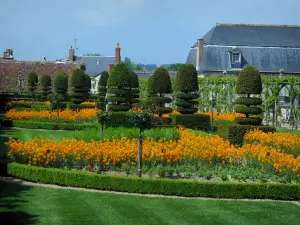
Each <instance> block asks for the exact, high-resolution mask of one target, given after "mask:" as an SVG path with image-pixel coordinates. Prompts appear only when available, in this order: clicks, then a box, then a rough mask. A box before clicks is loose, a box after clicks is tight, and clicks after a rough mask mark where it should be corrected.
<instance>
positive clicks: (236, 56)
mask: <svg viewBox="0 0 300 225" xmlns="http://www.w3.org/2000/svg"><path fill="white" fill-rule="evenodd" d="M239 62H241V54H240V53H237V52H233V53H232V63H239Z"/></svg>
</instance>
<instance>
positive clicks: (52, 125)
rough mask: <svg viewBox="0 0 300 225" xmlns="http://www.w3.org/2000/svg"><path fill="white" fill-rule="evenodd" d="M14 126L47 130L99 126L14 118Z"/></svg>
mask: <svg viewBox="0 0 300 225" xmlns="http://www.w3.org/2000/svg"><path fill="white" fill-rule="evenodd" d="M13 126H14V127H19V128H27V129H46V130H83V129H87V128H97V127H98V124H97V123H91V124H89V123H58V122H36V121H28V120H14V121H13Z"/></svg>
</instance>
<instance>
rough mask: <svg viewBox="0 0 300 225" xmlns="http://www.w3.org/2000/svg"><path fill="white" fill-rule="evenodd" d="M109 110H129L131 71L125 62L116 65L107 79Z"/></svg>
mask: <svg viewBox="0 0 300 225" xmlns="http://www.w3.org/2000/svg"><path fill="white" fill-rule="evenodd" d="M107 86H108V89H107V93H108V96H107V101H108V110H109V111H128V110H129V109H130V105H129V104H128V102H129V98H130V73H129V69H128V66H127V65H126V64H125V63H122V62H121V63H118V64H117V65H115V66H114V68H113V69H112V71H111V72H110V75H109V76H108V80H107Z"/></svg>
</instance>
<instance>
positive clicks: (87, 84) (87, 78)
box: [84, 74, 92, 100]
mask: <svg viewBox="0 0 300 225" xmlns="http://www.w3.org/2000/svg"><path fill="white" fill-rule="evenodd" d="M84 76H85V88H86V90H85V100H88V98H89V96H90V91H91V87H92V82H91V78H90V76H89V75H88V74H85V75H84Z"/></svg>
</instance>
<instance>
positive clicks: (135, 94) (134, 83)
mask: <svg viewBox="0 0 300 225" xmlns="http://www.w3.org/2000/svg"><path fill="white" fill-rule="evenodd" d="M129 73H130V94H131V96H130V104H131V105H132V104H135V103H138V102H139V100H138V98H139V97H140V91H139V87H140V83H139V78H138V76H137V74H136V73H135V72H134V71H130V72H129Z"/></svg>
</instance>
